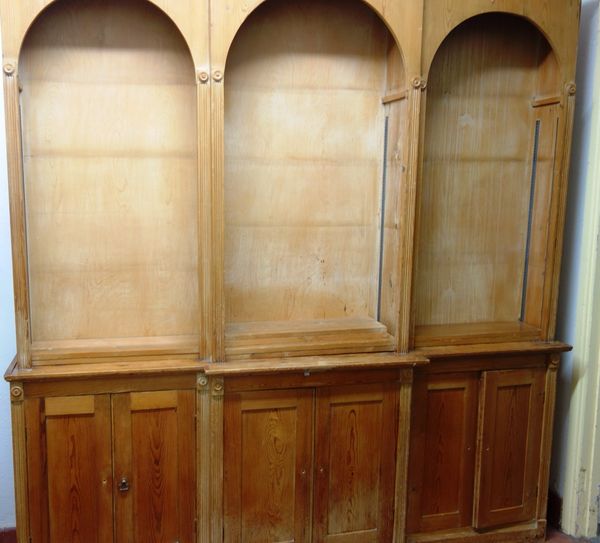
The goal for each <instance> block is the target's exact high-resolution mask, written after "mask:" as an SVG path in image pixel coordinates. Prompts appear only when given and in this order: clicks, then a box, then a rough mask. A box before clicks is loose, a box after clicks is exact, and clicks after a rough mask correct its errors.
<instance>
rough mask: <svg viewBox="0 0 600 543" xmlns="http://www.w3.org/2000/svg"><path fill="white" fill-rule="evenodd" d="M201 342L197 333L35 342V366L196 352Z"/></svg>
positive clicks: (33, 345) (32, 349)
mask: <svg viewBox="0 0 600 543" xmlns="http://www.w3.org/2000/svg"><path fill="white" fill-rule="evenodd" d="M198 341H199V340H198V336H193V335H190V336H163V337H129V338H106V339H104V338H103V339H70V340H58V341H35V342H33V344H32V348H31V354H32V360H33V362H34V365H42V364H48V363H51V364H53V363H56V361H57V360H61V361H63V363H69V361H70V360H74V361H77V360H81V359H86V358H103V357H111V356H119V357H123V356H127V357H128V356H162V355H167V354H168V355H192V354H197V353H198Z"/></svg>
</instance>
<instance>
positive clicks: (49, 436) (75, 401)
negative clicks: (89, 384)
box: [25, 395, 113, 543]
mask: <svg viewBox="0 0 600 543" xmlns="http://www.w3.org/2000/svg"><path fill="white" fill-rule="evenodd" d="M25 404H26V407H25V412H26V425H27V471H28V485H29V489H28V500H29V513H30V515H29V518H30V531H31V541H32V542H35V543H71V542H72V543H108V542H112V540H113V539H112V538H113V514H112V507H113V502H112V458H111V428H110V400H109V397H108V396H107V395H98V396H68V397H54V398H34V399H28V400H26V402H25Z"/></svg>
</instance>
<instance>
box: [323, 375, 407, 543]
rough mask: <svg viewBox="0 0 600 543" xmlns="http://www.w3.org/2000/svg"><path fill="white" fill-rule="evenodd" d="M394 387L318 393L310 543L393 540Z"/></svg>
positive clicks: (357, 387) (380, 386)
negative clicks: (312, 533) (312, 536)
mask: <svg viewBox="0 0 600 543" xmlns="http://www.w3.org/2000/svg"><path fill="white" fill-rule="evenodd" d="M397 389H398V386H397V385H396V384H395V383H389V384H375V385H361V386H346V387H332V388H324V389H320V390H318V391H317V413H316V428H315V435H316V438H315V439H316V442H315V465H316V472H315V473H316V475H315V493H314V514H313V516H314V539H313V540H314V541H315V542H336V543H358V542H360V543H367V542H371V541H373V542H375V541H377V542H384V541H391V540H392V533H393V520H394V481H395V457H396V454H395V453H396V435H397V421H398V418H397V412H398V394H397Z"/></svg>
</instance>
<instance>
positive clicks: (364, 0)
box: [225, 0, 407, 80]
mask: <svg viewBox="0 0 600 543" xmlns="http://www.w3.org/2000/svg"><path fill="white" fill-rule="evenodd" d="M284 1H289V0H259V1H258V2H257V3H256V5H255V6H253V8H252V9H250V10H248V12H246V13H245V14H244V17H243V18H242V19H241V20H240V21H239V25H238V27H237V29H236V31H235V33H234V35H233V37H232V39H231V40H230V42H229V43H228V44H227V48H226V51H225V66H227V62H228V61H229V57H230V53H231V48H232V46H233V44H234V43H235V42H236V40H237V39H238V37H239V35H240V33H241V32H242V31H243V29H244V27H245V25H246V24H247V22H248V20H249V19H251V18H252V17H254V16H255V14H256V12H257V11H258V10H260V9H263V7H264V6H265V5H268V4H271V5H272V4H275V3H280V2H284ZM352 2H353V3H354V4H358V5H361V4H362V5H364V6H366V7H367V8H368V9H369V10H370V11H371V12H373V13H374V14H375V15H376V16H377V18H378V19H379V21H380V22H381V23H382V24H383V26H385V28H386V30H387V32H388V33H389V35H390V37H391V39H392V40H393V43H394V45H395V47H396V48H397V49H398V52H399V57H400V62H401V65H402V70H403V77H404V79H405V80H406V77H407V74H406V58H405V53H404V51H403V49H402V46H401V45H400V40H399V39H398V36H397V35H396V33H395V32H394V29H393V28H392V27H391V25H390V24H389V23H388V21H387V20H386V17H385V14H384V13H383V12H382V11H381V10H380V9H378V8H377V6H375V5H374V4H373V3H372V2H371V1H370V0H352Z"/></svg>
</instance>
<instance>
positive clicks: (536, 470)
mask: <svg viewBox="0 0 600 543" xmlns="http://www.w3.org/2000/svg"><path fill="white" fill-rule="evenodd" d="M520 362H521V363H522V364H523V365H531V367H524V368H520V369H503V370H493V369H485V370H482V371H477V370H474V371H464V372H449V373H436V372H428V371H424V372H418V373H417V374H416V377H415V382H414V389H413V405H412V429H411V443H410V461H409V486H408V511H407V532H408V533H409V534H412V535H410V536H409V541H436V540H438V539H436V537H435V534H438V535H439V536H440V538H439V540H442V539H443V540H449V541H452V540H456V541H464V540H466V539H469V538H470V537H479V538H480V539H482V541H483V540H488V536H489V535H490V533H496V534H497V537H500V536H501V535H502V534H503V533H504V535H502V537H508V538H509V539H506V540H507V541H511V539H510V538H511V537H512V538H513V539H512V541H524V540H525V539H523V538H525V537H526V538H527V540H531V538H534V539H536V538H539V537H541V538H543V528H544V527H545V523H544V521H543V519H544V518H545V507H546V498H547V488H548V487H547V484H548V481H547V477H548V472H547V467H548V464H549V453H550V450H549V449H550V440H551V431H552V425H551V422H552V411H553V401H554V392H555V391H554V385H555V379H556V366H554V368H552V369H547V367H546V364H545V360H544V359H543V358H541V359H540V358H537V359H535V358H533V359H531V360H521V361H520ZM488 367H489V364H488ZM438 369H439V368H438ZM547 399H548V400H549V401H546V400H547ZM540 519H541V522H538V521H539V520H540ZM511 526H515V527H518V530H520V532H519V535H517V532H515V531H514V530H513V529H509V527H511ZM505 527H506V528H505ZM540 527H542V529H541V533H540ZM506 530H509V532H508V535H507V533H506ZM490 531H492V532H490ZM524 531H525V532H527V534H528V535H527V536H525V535H523V534H524ZM486 532H489V533H487V535H486ZM418 534H422V535H421V536H418ZM426 534H430V535H426ZM442 534H445V535H444V537H441V535H442ZM478 534H482V535H478ZM454 538H456V539H454ZM491 540H493V541H503V540H504V539H491Z"/></svg>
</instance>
